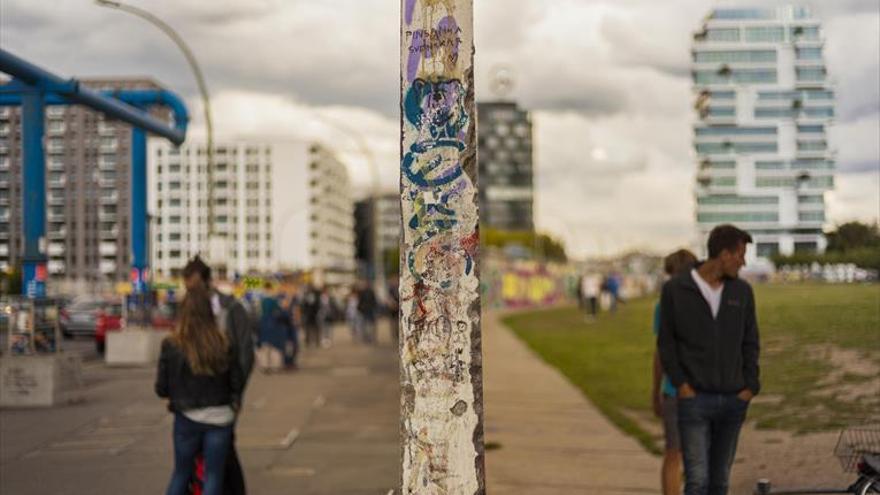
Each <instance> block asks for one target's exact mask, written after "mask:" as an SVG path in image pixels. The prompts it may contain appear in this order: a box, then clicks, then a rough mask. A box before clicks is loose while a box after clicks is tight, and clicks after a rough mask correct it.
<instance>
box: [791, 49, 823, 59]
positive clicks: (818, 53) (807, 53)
mask: <svg viewBox="0 0 880 495" xmlns="http://www.w3.org/2000/svg"><path fill="white" fill-rule="evenodd" d="M795 54H796V55H797V59H798V60H821V59H822V49H821V48H818V47H810V48H797V49H795Z"/></svg>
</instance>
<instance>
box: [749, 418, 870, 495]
mask: <svg viewBox="0 0 880 495" xmlns="http://www.w3.org/2000/svg"><path fill="white" fill-rule="evenodd" d="M834 455H835V456H836V457H837V458H838V459H839V460H840V464H841V467H842V468H843V470H844V471H845V472H854V473H856V475H857V476H856V480H855V481H854V482H853V483H852V484H851V485H849V486H848V487H846V488H796V489H786V490H774V489H773V487H772V485H771V483H770V480H767V479H761V480H758V484H757V486H756V487H755V495H818V494H831V493H848V494H854V495H869V494H880V426H871V427H851V428H847V429H845V430H843V431H842V432H840V437H839V438H838V440H837V446H836V447H834Z"/></svg>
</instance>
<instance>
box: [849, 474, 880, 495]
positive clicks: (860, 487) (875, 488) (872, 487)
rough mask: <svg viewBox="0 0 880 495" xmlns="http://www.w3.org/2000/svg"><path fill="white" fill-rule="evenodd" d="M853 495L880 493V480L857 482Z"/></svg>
mask: <svg viewBox="0 0 880 495" xmlns="http://www.w3.org/2000/svg"><path fill="white" fill-rule="evenodd" d="M853 493H855V494H856V495H871V494H872V493H880V479H878V478H866V479H864V480H861V481H859V482H857V483H856V486H855V490H854V491H853Z"/></svg>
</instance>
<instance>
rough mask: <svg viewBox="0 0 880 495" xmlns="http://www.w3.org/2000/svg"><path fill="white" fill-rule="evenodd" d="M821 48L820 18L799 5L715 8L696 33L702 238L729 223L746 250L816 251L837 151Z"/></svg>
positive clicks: (769, 252) (698, 203) (821, 246)
mask: <svg viewBox="0 0 880 495" xmlns="http://www.w3.org/2000/svg"><path fill="white" fill-rule="evenodd" d="M823 45H824V42H823V37H822V31H821V27H820V24H819V22H818V21H817V20H815V19H813V18H811V16H810V12H809V11H808V10H807V9H805V8H800V7H782V8H771V9H745V8H730V9H716V10H714V11H713V12H712V13H711V14H710V15H709V16H708V17H707V20H706V21H705V23H704V25H703V27H702V29H701V30H700V31H699V32H697V33H695V34H694V44H693V49H692V68H693V73H692V75H693V83H694V86H693V89H694V98H695V102H694V108H695V110H696V113H697V119H696V123H695V125H694V149H695V152H696V156H697V164H698V171H697V188H696V220H697V225H698V231H699V234H700V236H701V239H702V240H705V238H706V235H707V234H708V232H709V231H710V230H711V229H712V228H713V227H714V226H715V225H718V224H722V223H733V224H736V225H738V226H740V227H741V228H744V229H745V230H747V231H749V232H750V233H751V234H752V236H753V237H754V239H755V250H754V251H750V256H751V257H755V256H757V257H770V256H773V255H775V254H791V253H793V252H796V251H808V252H822V251H824V249H825V246H826V241H825V237H824V236H823V233H822V232H823V230H822V229H823V225H824V224H825V221H826V218H825V209H826V205H825V193H826V192H827V191H829V190H830V189H832V188H833V187H834V169H835V153H834V151H833V149H832V147H831V146H830V145H829V139H828V130H829V127H830V126H831V124H832V123H833V120H834V91H833V88H832V86H831V84H830V83H829V80H828V76H827V74H826V68H825V63H824V59H823V54H822V50H823ZM700 244H701V245H704V242H702V241H701V242H700Z"/></svg>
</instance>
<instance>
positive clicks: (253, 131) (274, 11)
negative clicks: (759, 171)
mask: <svg viewBox="0 0 880 495" xmlns="http://www.w3.org/2000/svg"><path fill="white" fill-rule="evenodd" d="M131 3H132V4H133V5H137V6H140V7H142V8H146V9H149V10H150V11H151V12H152V13H154V14H155V15H157V16H159V17H161V18H162V19H164V20H166V21H167V22H168V23H169V24H171V25H172V26H173V27H174V28H175V29H177V31H178V32H179V33H180V34H181V35H182V36H183V37H184V38H185V39H186V40H187V41H188V43H189V44H190V46H191V47H192V49H193V51H194V52H195V53H196V56H197V57H198V59H199V60H200V62H201V64H202V68H203V70H204V72H205V75H206V77H207V79H208V84H209V87H210V91H211V94H212V104H213V111H214V115H215V127H217V128H218V130H219V133H220V134H221V135H223V136H227V137H258V136H272V137H282V138H285V139H321V140H324V141H327V142H334V143H336V145H337V146H338V147H339V148H340V154H341V156H342V158H343V159H344V160H345V161H346V163H347V164H348V165H349V167H350V169H351V173H352V176H353V177H354V180H355V183H356V184H357V186H358V187H359V188H360V190H361V191H364V190H365V189H366V188H367V187H369V186H370V183H371V177H372V176H371V173H370V171H369V167H368V161H367V160H366V159H365V158H364V155H363V153H361V152H360V151H359V144H358V138H353V137H352V135H355V134H356V135H359V136H361V137H362V139H363V140H364V141H365V142H366V143H368V145H369V147H370V150H371V153H372V154H373V155H374V157H375V162H376V163H377V164H378V166H379V168H380V176H381V183H382V186H383V187H384V188H387V189H389V190H390V189H393V188H395V187H396V183H397V173H398V138H399V130H398V117H397V113H398V84H399V76H398V71H399V68H398V65H399V55H398V50H399V48H398V32H399V3H398V1H395V0H213V1H211V2H205V1H200V0H186V1H184V0H151V1H144V0H140V1H135V0H132V1H131ZM474 3H475V4H476V6H475V30H476V33H475V40H476V41H475V44H476V50H477V52H476V57H477V58H476V60H477V62H476V63H477V72H476V78H477V95H478V98H479V99H490V98H491V97H492V94H491V92H490V91H489V76H490V74H491V73H492V72H493V71H494V70H495V68H496V67H507V68H509V69H510V70H511V71H512V72H513V74H514V78H515V81H516V85H515V88H514V90H513V92H512V94H511V96H512V97H514V98H516V99H517V100H519V101H520V102H521V103H522V104H523V105H524V106H525V107H526V108H528V109H530V110H532V111H533V116H534V124H535V146H536V148H535V152H536V156H535V168H536V179H535V180H536V186H535V187H536V200H535V201H536V222H537V225H538V227H539V228H540V229H542V230H545V231H548V232H550V233H552V234H555V235H557V236H559V237H561V238H562V239H563V240H565V242H566V244H567V245H568V248H569V251H570V252H571V253H573V254H575V255H588V254H605V255H607V254H612V253H614V252H616V251H618V250H620V249H625V248H632V247H640V248H648V249H651V250H654V251H665V250H668V249H670V248H673V247H676V246H679V245H684V244H685V243H687V242H689V241H690V240H691V236H692V231H693V200H692V194H693V177H694V173H695V165H694V158H693V155H692V152H691V148H690V146H691V145H690V142H691V132H690V125H691V123H692V120H693V115H692V110H691V107H690V105H691V95H690V81H689V76H688V73H689V67H688V64H689V48H690V43H691V37H690V35H691V33H692V32H693V31H694V30H696V29H697V28H698V26H699V25H700V22H701V19H702V18H703V16H704V15H705V14H706V13H707V12H708V11H709V10H710V9H711V8H712V7H715V6H721V5H732V4H745V3H747V2H741V1H733V2H724V3H721V2H713V1H710V0H664V1H657V0H605V1H599V0H597V1H590V0H475V2H474ZM751 3H753V4H754V3H759V4H761V5H772V4H777V3H778V2H775V1H768V0H763V1H760V2H758V1H757V0H755V1H753V2H751ZM803 3H805V4H806V5H809V6H811V7H813V10H814V15H815V16H817V17H818V18H819V19H821V20H822V22H823V24H824V27H825V35H826V38H827V45H826V59H827V64H828V69H829V74H830V76H831V78H832V80H834V81H835V82H836V88H837V93H838V120H837V122H836V128H835V134H834V136H835V145H836V146H837V148H838V150H839V154H838V166H839V175H838V178H837V189H836V190H835V191H834V192H833V193H832V194H831V195H830V197H829V212H828V213H829V216H830V220H831V222H832V223H839V222H843V221H847V220H851V219H860V220H868V221H870V220H875V219H877V217H878V210H880V0H822V1H818V0H817V1H807V2H803ZM0 47H2V48H4V49H7V50H10V51H12V52H13V53H15V54H17V55H20V56H23V57H25V58H27V59H29V60H32V61H34V62H36V63H39V64H40V65H42V66H44V67H47V68H51V69H52V70H53V71H55V72H57V73H60V74H62V75H65V76H78V77H89V76H123V75H149V76H152V77H154V78H155V79H157V80H158V81H160V82H161V83H162V84H164V85H166V86H167V87H168V88H169V89H172V90H174V91H176V92H178V93H179V94H182V95H183V96H185V97H186V98H187V99H188V100H189V102H190V108H191V109H192V113H193V114H194V116H195V118H194V122H193V126H194V129H195V133H194V135H196V136H197V135H198V133H199V130H200V129H201V128H203V120H202V119H201V116H200V113H199V112H200V108H201V105H200V104H199V100H198V98H197V91H196V85H195V82H194V80H193V78H192V75H191V73H190V71H189V69H188V67H187V66H186V63H185V60H184V59H183V57H182V55H181V54H180V53H179V52H178V50H177V49H176V48H175V46H174V45H173V44H172V43H171V42H170V40H168V39H167V38H166V37H165V36H164V35H162V34H161V33H160V32H159V31H158V30H156V28H154V27H153V26H150V25H149V24H147V23H146V22H144V21H142V20H140V19H138V18H135V17H132V16H130V15H128V14H124V13H121V12H117V11H113V10H108V9H106V8H100V7H98V6H96V5H95V4H94V3H92V2H91V1H87V0H53V1H33V0H0Z"/></svg>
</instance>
